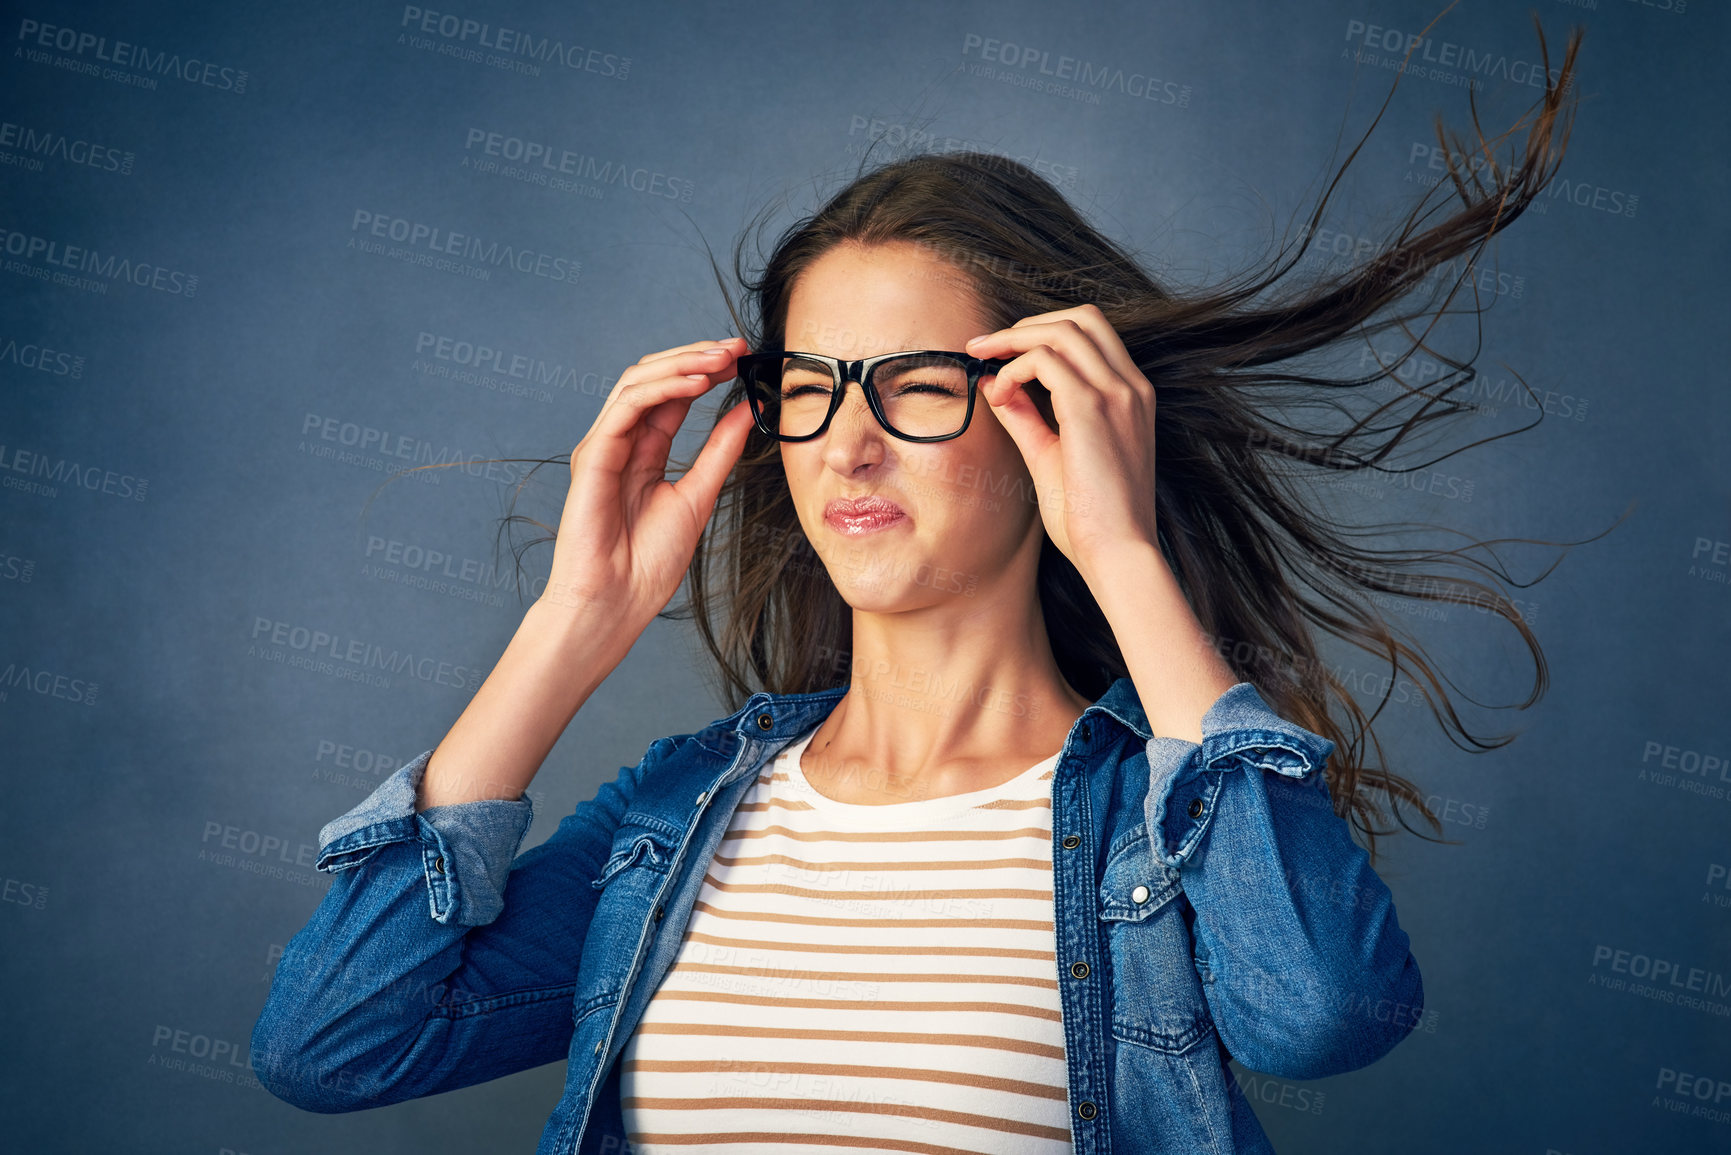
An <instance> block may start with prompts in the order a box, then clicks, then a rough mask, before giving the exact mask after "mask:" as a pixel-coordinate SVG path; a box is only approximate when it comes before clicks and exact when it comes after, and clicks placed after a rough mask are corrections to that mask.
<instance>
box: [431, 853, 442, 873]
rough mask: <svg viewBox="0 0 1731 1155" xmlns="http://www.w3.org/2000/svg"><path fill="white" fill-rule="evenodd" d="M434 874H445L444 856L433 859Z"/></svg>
mask: <svg viewBox="0 0 1731 1155" xmlns="http://www.w3.org/2000/svg"><path fill="white" fill-rule="evenodd" d="M433 873H434V874H443V873H445V856H444V855H442V854H441V855H439V857H437V858H435V859H433Z"/></svg>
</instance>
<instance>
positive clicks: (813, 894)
mask: <svg viewBox="0 0 1731 1155" xmlns="http://www.w3.org/2000/svg"><path fill="white" fill-rule="evenodd" d="M703 881H705V882H707V883H708V884H709V885H711V886H713V887H714V888H715V889H717V890H720V891H725V892H727V893H729V894H791V895H794V896H796V897H798V898H824V899H831V900H836V899H844V898H861V899H877V900H879V901H881V902H922V901H925V900H927V899H933V898H949V899H956V898H1027V899H1038V900H1041V901H1044V902H1051V901H1052V892H1051V891H1049V890H1023V889H1020V888H1017V887H1009V886H987V887H974V888H971V889H960V888H956V887H944V888H941V889H938V890H812V889H810V888H809V887H804V886H784V885H782V884H781V883H779V882H722V881H721V880H720V879H718V878H716V877H715V875H713V874H710V873H708V872H707V871H706V872H705V873H704V875H703Z"/></svg>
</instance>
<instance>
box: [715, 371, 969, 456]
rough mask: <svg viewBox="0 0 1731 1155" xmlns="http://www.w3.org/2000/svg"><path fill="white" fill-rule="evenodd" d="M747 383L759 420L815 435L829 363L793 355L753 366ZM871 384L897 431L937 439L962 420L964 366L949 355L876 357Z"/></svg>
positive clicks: (831, 386) (787, 433)
mask: <svg viewBox="0 0 1731 1155" xmlns="http://www.w3.org/2000/svg"><path fill="white" fill-rule="evenodd" d="M747 383H748V385H749V386H750V387H751V389H752V391H753V393H754V395H755V396H756V397H757V398H758V399H759V401H760V403H761V407H762V410H763V415H764V419H765V420H766V421H767V422H768V423H769V424H770V425H772V426H773V427H774V428H776V429H778V430H779V431H780V432H781V435H782V436H784V437H808V436H810V435H811V434H813V433H816V432H817V430H818V427H819V426H820V425H822V424H823V419H824V417H825V415H827V414H828V413H829V406H830V400H831V398H832V396H833V394H834V392H835V379H834V378H833V377H832V376H831V375H830V369H829V366H827V365H825V364H823V363H822V362H821V361H813V360H810V359H809V358H804V357H797V356H794V357H783V358H781V359H780V363H779V364H777V363H776V362H775V361H774V360H772V361H771V362H770V363H769V364H767V365H763V366H759V367H758V368H757V370H756V372H754V373H753V374H751V380H749V381H748V382H747ZM872 384H873V385H874V386H876V387H877V391H878V396H879V398H880V399H881V400H882V402H883V407H884V415H885V416H886V417H887V418H888V425H889V426H890V428H891V429H893V430H894V431H895V432H897V433H905V434H908V435H909V436H912V437H943V436H948V435H950V434H953V433H957V432H960V431H961V428H962V424H963V422H964V421H966V419H967V414H968V368H967V366H966V365H964V364H963V363H962V362H961V361H959V360H957V359H955V358H953V357H945V356H941V355H934V354H930V353H921V354H913V355H910V356H907V357H895V358H892V359H890V360H888V361H882V362H879V363H878V366H877V368H876V370H875V372H874V373H873V375H872Z"/></svg>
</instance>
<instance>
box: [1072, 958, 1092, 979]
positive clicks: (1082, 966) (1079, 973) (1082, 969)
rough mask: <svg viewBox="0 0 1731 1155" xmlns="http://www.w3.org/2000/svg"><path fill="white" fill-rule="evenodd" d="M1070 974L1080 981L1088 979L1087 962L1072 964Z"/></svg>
mask: <svg viewBox="0 0 1731 1155" xmlns="http://www.w3.org/2000/svg"><path fill="white" fill-rule="evenodd" d="M1070 973H1071V974H1073V975H1075V976H1076V977H1077V978H1079V979H1085V978H1087V977H1088V964H1087V963H1085V962H1073V963H1071V964H1070Z"/></svg>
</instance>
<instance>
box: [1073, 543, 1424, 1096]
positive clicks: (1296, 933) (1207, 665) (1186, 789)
mask: <svg viewBox="0 0 1731 1155" xmlns="http://www.w3.org/2000/svg"><path fill="white" fill-rule="evenodd" d="M1113 557H1114V561H1113V565H1112V568H1111V569H1109V570H1105V571H1101V572H1098V573H1096V574H1094V575H1091V576H1090V578H1089V585H1090V587H1091V588H1093V589H1095V590H1097V591H1099V593H1098V596H1099V600H1100V604H1101V608H1102V610H1103V611H1104V612H1105V614H1106V617H1107V620H1108V621H1109V623H1110V624H1111V626H1112V629H1113V632H1114V634H1115V635H1116V637H1117V638H1118V641H1119V645H1120V647H1121V649H1122V651H1123V653H1124V658H1125V661H1126V663H1127V664H1128V666H1129V668H1130V676H1131V681H1132V682H1133V683H1134V685H1135V686H1136V691H1137V696H1138V697H1139V698H1140V699H1141V701H1142V704H1143V709H1144V712H1145V713H1146V714H1147V716H1148V718H1149V724H1150V727H1151V728H1152V730H1153V732H1154V734H1155V735H1156V736H1155V737H1154V738H1153V739H1152V740H1150V741H1149V742H1148V747H1147V749H1148V769H1149V776H1148V795H1147V798H1146V800H1145V802H1144V807H1145V815H1146V818H1147V823H1148V830H1149V834H1150V836H1151V837H1152V838H1153V841H1154V847H1155V853H1156V854H1157V855H1158V856H1159V857H1160V860H1161V861H1162V862H1164V863H1165V864H1166V865H1167V866H1169V867H1172V868H1174V869H1176V870H1178V871H1179V877H1180V880H1181V882H1182V885H1183V888H1184V894H1185V896H1186V898H1187V899H1188V900H1189V902H1190V904H1191V907H1192V909H1194V911H1195V912H1196V920H1195V924H1194V927H1193V935H1194V938H1195V942H1196V963H1197V969H1198V971H1199V973H1200V974H1201V976H1202V979H1203V992H1204V995H1205V997H1206V998H1207V1000H1208V1006H1209V1011H1210V1013H1211V1014H1212V1015H1213V1017H1214V1020H1215V1025H1216V1027H1217V1029H1218V1030H1219V1032H1220V1038H1221V1041H1222V1042H1223V1043H1224V1044H1225V1045H1226V1048H1227V1050H1228V1051H1229V1052H1230V1053H1231V1054H1232V1055H1233V1057H1234V1058H1236V1059H1238V1061H1239V1062H1241V1063H1243V1064H1244V1065H1245V1066H1247V1067H1251V1068H1253V1069H1255V1070H1259V1071H1266V1072H1268V1073H1269V1074H1273V1075H1280V1076H1284V1077H1288V1078H1320V1077H1323V1076H1325V1075H1332V1074H1338V1073H1339V1072H1342V1071H1349V1070H1353V1069H1355V1068H1358V1067H1362V1066H1365V1065H1366V1064H1369V1063H1371V1062H1374V1061H1375V1060H1377V1059H1378V1058H1381V1057H1382V1056H1383V1055H1384V1054H1386V1053H1387V1052H1388V1051H1389V1050H1390V1049H1391V1048H1393V1047H1394V1045H1395V1044H1396V1043H1398V1042H1399V1041H1400V1040H1401V1039H1403V1038H1405V1037H1406V1035H1407V1034H1408V1033H1409V1032H1410V1031H1411V1030H1412V1028H1413V1027H1414V1026H1415V1025H1416V1024H1417V1023H1418V1019H1419V1015H1420V1014H1421V1013H1422V1009H1423V1002H1424V991H1423V986H1422V984H1421V982H1420V979H1419V970H1418V964H1417V962H1416V961H1414V959H1413V957H1412V954H1411V951H1410V949H1409V943H1408V938H1407V935H1406V933H1405V932H1404V931H1402V930H1401V928H1400V924H1399V922H1398V920H1397V919H1396V918H1395V912H1394V903H1393V899H1392V897H1391V896H1390V894H1389V891H1388V887H1387V886H1386V885H1384V883H1383V881H1382V880H1381V879H1380V878H1378V877H1377V875H1376V872H1375V871H1374V870H1372V869H1371V866H1370V860H1369V856H1368V855H1367V854H1366V853H1365V852H1364V850H1363V849H1361V848H1360V847H1359V846H1358V845H1357V844H1356V843H1354V842H1353V841H1352V835H1351V831H1350V830H1349V828H1348V827H1347V824H1346V822H1345V820H1344V819H1342V818H1340V817H1339V816H1338V815H1336V814H1335V813H1334V809H1333V805H1332V803H1331V801H1330V799H1329V794H1328V785H1327V781H1326V779H1325V777H1324V775H1323V773H1322V770H1323V767H1324V765H1325V764H1326V762H1327V759H1328V756H1329V755H1330V754H1331V753H1333V751H1334V745H1333V743H1331V742H1329V741H1328V740H1326V739H1324V738H1321V737H1319V736H1317V735H1316V734H1313V733H1311V732H1310V731H1308V730H1305V729H1304V728H1302V727H1300V726H1297V725H1295V724H1294V723H1292V722H1289V721H1287V720H1286V719H1284V718H1281V717H1280V716H1279V715H1277V714H1275V713H1274V712H1273V711H1272V710H1270V709H1269V708H1268V705H1267V704H1266V703H1265V702H1264V701H1263V699H1262V696H1261V695H1260V694H1258V693H1257V691H1256V688H1255V687H1254V686H1252V685H1251V684H1250V683H1248V682H1238V683H1234V680H1233V676H1232V674H1231V672H1230V668H1229V667H1227V666H1226V664H1225V662H1224V661H1222V660H1221V658H1220V656H1219V654H1218V653H1216V652H1215V650H1214V648H1213V646H1211V645H1210V644H1209V641H1208V637H1207V635H1206V633H1205V632H1204V631H1203V630H1202V627H1201V624H1200V623H1199V622H1198V621H1197V619H1196V616H1195V613H1194V612H1193V611H1192V610H1191V608H1190V606H1189V604H1188V603H1187V602H1186V601H1185V599H1184V597H1183V594H1182V592H1181V591H1180V590H1179V588H1178V585H1177V581H1176V579H1175V578H1174V577H1173V575H1172V572H1171V570H1170V568H1169V567H1168V566H1167V565H1166V562H1165V560H1164V558H1163V557H1162V556H1161V554H1160V553H1159V551H1158V550H1157V549H1155V548H1154V547H1152V546H1148V547H1146V548H1145V549H1136V548H1124V549H1120V550H1115V551H1114V554H1113ZM1198 803H1200V805H1199V806H1198V805H1197V804H1198ZM1193 810H1194V811H1195V813H1192V811H1193Z"/></svg>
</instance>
